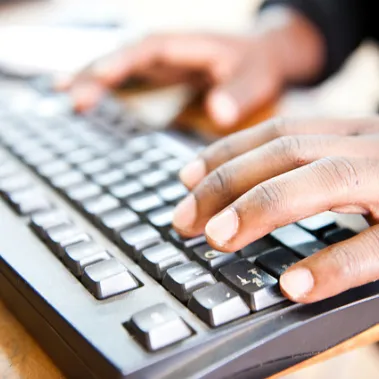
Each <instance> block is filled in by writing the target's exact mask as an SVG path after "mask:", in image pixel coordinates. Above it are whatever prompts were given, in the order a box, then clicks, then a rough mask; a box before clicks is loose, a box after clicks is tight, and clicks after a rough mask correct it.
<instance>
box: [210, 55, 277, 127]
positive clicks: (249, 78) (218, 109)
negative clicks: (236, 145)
mask: <svg viewBox="0 0 379 379" xmlns="http://www.w3.org/2000/svg"><path fill="white" fill-rule="evenodd" d="M269 71H270V70H267V71H266V70H265V69H263V70H261V69H260V68H259V67H254V62H251V61H250V62H249V65H247V64H246V65H244V66H243V67H241V68H240V70H238V71H237V72H236V73H235V75H233V77H232V78H231V79H229V81H227V82H224V83H222V84H220V85H218V86H216V87H215V88H213V89H212V90H211V91H210V92H209V94H208V96H207V99H206V107H207V111H208V113H209V115H210V117H211V118H212V119H213V120H214V121H215V122H216V123H217V124H218V125H219V126H220V127H221V128H225V129H228V128H230V127H232V126H233V125H234V124H236V123H237V122H239V121H241V120H243V119H244V118H245V117H247V116H248V115H249V114H252V113H253V112H254V111H256V110H258V109H259V108H260V107H262V106H263V105H264V104H265V103H267V102H268V101H270V100H272V99H274V98H275V97H276V96H277V95H278V94H279V92H280V90H281V87H282V83H281V80H280V79H279V78H278V76H277V75H274V74H273V73H270V72H269Z"/></svg>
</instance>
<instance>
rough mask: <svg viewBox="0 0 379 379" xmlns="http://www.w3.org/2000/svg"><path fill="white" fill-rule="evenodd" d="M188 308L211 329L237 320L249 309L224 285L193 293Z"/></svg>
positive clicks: (236, 294)
mask: <svg viewBox="0 0 379 379" xmlns="http://www.w3.org/2000/svg"><path fill="white" fill-rule="evenodd" d="M188 308H189V309H190V310H192V311H193V312H194V313H196V314H197V315H198V316H199V317H200V318H201V319H202V320H203V321H205V322H206V323H207V324H209V325H210V326H213V327H217V326H220V325H223V324H226V323H228V322H230V321H234V320H237V319H239V318H241V317H244V316H246V315H248V314H249V313H250V309H249V307H248V306H247V305H246V303H245V302H244V301H243V300H242V299H241V297H240V296H239V295H238V293H237V292H235V291H233V290H232V289H230V288H229V287H228V286H227V285H226V284H224V283H216V284H213V285H212V286H209V287H205V288H202V289H200V290H197V291H195V292H194V293H193V294H192V297H191V299H190V301H189V303H188Z"/></svg>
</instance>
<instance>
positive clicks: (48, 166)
mask: <svg viewBox="0 0 379 379" xmlns="http://www.w3.org/2000/svg"><path fill="white" fill-rule="evenodd" d="M70 170H71V166H70V165H69V164H68V163H67V162H65V161H61V160H60V161H53V162H49V163H44V164H42V165H41V166H38V167H37V171H38V172H39V174H40V175H41V176H43V177H45V178H51V177H53V176H55V175H59V174H62V173H64V172H66V171H70Z"/></svg>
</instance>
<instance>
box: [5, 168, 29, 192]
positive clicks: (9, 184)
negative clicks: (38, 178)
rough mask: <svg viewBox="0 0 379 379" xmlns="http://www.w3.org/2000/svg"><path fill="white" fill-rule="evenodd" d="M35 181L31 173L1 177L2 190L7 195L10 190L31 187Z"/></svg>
mask: <svg viewBox="0 0 379 379" xmlns="http://www.w3.org/2000/svg"><path fill="white" fill-rule="evenodd" d="M32 185H33V182H32V180H31V178H30V176H29V175H27V174H24V173H19V174H17V175H12V176H8V177H6V178H2V179H0V192H2V193H3V194H5V195H7V194H8V193H9V192H14V191H18V190H23V189H26V188H30V187H31V186H32Z"/></svg>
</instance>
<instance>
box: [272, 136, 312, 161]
mask: <svg viewBox="0 0 379 379" xmlns="http://www.w3.org/2000/svg"><path fill="white" fill-rule="evenodd" d="M271 148H272V150H273V154H274V157H278V158H279V159H282V158H284V159H286V160H289V161H290V162H293V163H294V164H295V165H296V166H304V165H305V164H306V163H308V159H307V156H306V149H305V148H304V141H303V139H302V138H301V137H298V136H282V137H279V138H277V139H276V140H274V141H273V142H272V145H271Z"/></svg>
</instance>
